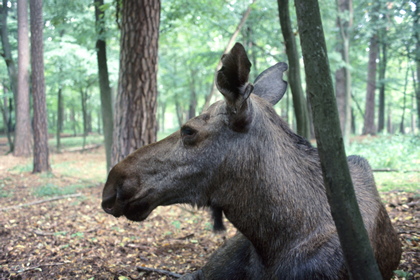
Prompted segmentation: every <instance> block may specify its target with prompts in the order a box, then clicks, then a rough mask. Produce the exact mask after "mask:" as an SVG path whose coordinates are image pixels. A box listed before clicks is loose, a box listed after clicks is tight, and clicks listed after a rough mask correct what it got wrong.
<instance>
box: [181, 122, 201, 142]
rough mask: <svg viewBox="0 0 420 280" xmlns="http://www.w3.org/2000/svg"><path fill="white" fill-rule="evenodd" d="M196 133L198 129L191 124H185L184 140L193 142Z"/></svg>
mask: <svg viewBox="0 0 420 280" xmlns="http://www.w3.org/2000/svg"><path fill="white" fill-rule="evenodd" d="M196 134H197V130H195V129H193V128H191V127H189V126H184V127H182V128H181V137H182V139H183V140H184V142H191V141H192V140H193V138H194V136H195V135H196ZM187 144H190V143H187Z"/></svg>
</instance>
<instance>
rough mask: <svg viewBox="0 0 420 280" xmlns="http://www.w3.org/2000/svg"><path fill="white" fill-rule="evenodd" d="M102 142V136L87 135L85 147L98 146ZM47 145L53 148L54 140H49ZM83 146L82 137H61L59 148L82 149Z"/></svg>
mask: <svg viewBox="0 0 420 280" xmlns="http://www.w3.org/2000/svg"><path fill="white" fill-rule="evenodd" d="M103 141H104V139H103V137H102V135H95V134H93V135H88V136H87V137H86V145H98V144H102V143H103ZM48 145H50V146H54V145H55V139H50V140H49V141H48ZM82 146H83V136H76V137H63V138H61V148H62V149H68V148H72V147H82Z"/></svg>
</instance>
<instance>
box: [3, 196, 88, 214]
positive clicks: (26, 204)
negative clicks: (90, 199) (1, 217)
mask: <svg viewBox="0 0 420 280" xmlns="http://www.w3.org/2000/svg"><path fill="white" fill-rule="evenodd" d="M81 195H82V194H81V193H74V194H67V195H60V196H56V197H52V198H48V199H43V200H37V201H33V202H29V203H23V204H19V205H15V206H9V207H5V208H0V210H1V211H8V210H11V209H18V208H22V207H25V206H32V205H37V204H42V203H46V202H50V201H55V200H60V199H65V198H73V197H79V196H81Z"/></svg>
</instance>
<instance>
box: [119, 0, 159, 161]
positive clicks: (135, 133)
mask: <svg viewBox="0 0 420 280" xmlns="http://www.w3.org/2000/svg"><path fill="white" fill-rule="evenodd" d="M121 14H122V22H121V54H120V76H119V84H118V95H117V102H116V108H115V122H114V140H113V148H112V165H114V164H116V163H117V162H119V161H120V160H122V159H123V158H125V157H126V156H127V155H129V154H130V153H131V152H133V151H135V150H136V149H138V148H140V147H141V146H143V145H146V144H149V143H151V142H154V141H156V99H157V81H156V79H157V77H156V74H157V56H158V53H157V51H158V37H159V20H160V1H159V0H139V1H130V0H123V1H122V10H121Z"/></svg>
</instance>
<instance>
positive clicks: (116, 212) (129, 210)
mask: <svg viewBox="0 0 420 280" xmlns="http://www.w3.org/2000/svg"><path fill="white" fill-rule="evenodd" d="M156 207H157V205H153V204H151V203H150V200H149V199H148V198H147V195H146V196H144V197H141V198H138V199H136V200H133V201H127V202H123V201H120V200H118V198H117V197H116V196H113V197H110V198H104V199H103V200H102V209H103V210H104V211H105V212H106V213H108V214H110V215H113V216H114V217H117V218H118V217H121V216H125V217H126V218H127V219H129V220H131V221H135V222H141V221H144V220H145V219H146V218H147V217H148V216H149V215H150V213H151V212H152V211H153V210H154V209H155V208H156Z"/></svg>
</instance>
